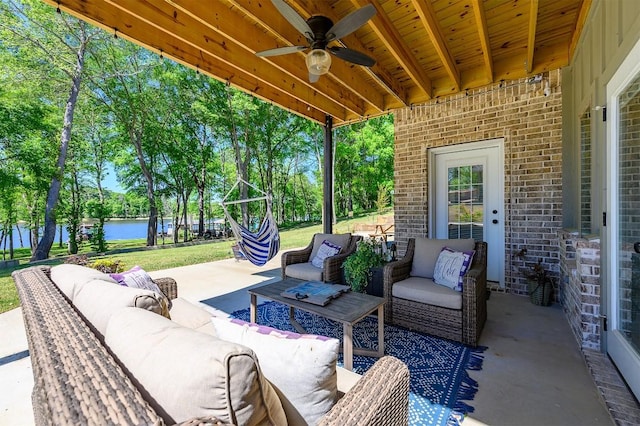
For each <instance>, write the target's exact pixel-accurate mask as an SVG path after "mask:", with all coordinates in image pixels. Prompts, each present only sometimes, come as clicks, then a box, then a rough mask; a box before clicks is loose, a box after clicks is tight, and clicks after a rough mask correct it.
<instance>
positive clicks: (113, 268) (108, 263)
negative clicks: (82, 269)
mask: <svg viewBox="0 0 640 426" xmlns="http://www.w3.org/2000/svg"><path fill="white" fill-rule="evenodd" d="M89 266H90V267H92V268H93V269H97V270H98V271H100V272H104V273H105V274H115V273H117V272H122V271H124V264H122V262H120V261H119V260H114V259H98V260H96V261H94V262H93V263H91V264H90V265H89Z"/></svg>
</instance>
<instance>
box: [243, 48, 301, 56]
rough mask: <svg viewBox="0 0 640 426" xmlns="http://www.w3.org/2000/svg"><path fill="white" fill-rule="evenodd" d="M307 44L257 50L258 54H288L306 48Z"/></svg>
mask: <svg viewBox="0 0 640 426" xmlns="http://www.w3.org/2000/svg"><path fill="white" fill-rule="evenodd" d="M306 48H307V46H286V47H276V48H275V49H269V50H262V51H260V52H256V56H262V57H265V56H277V55H287V54H289V53H295V52H299V51H301V50H304V49H306Z"/></svg>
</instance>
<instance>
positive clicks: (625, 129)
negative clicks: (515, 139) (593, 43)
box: [616, 75, 640, 353]
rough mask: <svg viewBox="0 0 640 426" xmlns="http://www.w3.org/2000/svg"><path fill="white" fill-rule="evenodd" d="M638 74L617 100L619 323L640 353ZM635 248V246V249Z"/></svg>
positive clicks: (639, 121)
mask: <svg viewBox="0 0 640 426" xmlns="http://www.w3.org/2000/svg"><path fill="white" fill-rule="evenodd" d="M639 92H640V75H639V76H638V77H636V79H635V80H634V81H633V82H631V83H630V84H629V85H628V86H627V87H626V88H625V89H624V90H623V91H622V93H621V94H620V96H619V97H618V112H619V115H618V117H619V119H618V159H617V164H618V209H617V211H618V218H617V221H618V239H617V240H618V244H617V245H618V246H617V247H616V250H617V251H618V253H617V259H618V260H617V262H618V265H617V267H618V291H617V293H618V294H617V297H618V312H617V315H618V321H617V324H618V326H619V329H618V330H619V331H620V333H621V335H622V336H623V337H624V338H625V339H626V340H627V342H628V343H629V344H630V345H631V347H633V349H634V350H635V351H636V352H637V353H640V253H639V252H640V188H639V186H640V94H639ZM634 246H635V247H634Z"/></svg>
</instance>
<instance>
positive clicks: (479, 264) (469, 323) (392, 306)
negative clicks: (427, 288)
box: [383, 238, 487, 346]
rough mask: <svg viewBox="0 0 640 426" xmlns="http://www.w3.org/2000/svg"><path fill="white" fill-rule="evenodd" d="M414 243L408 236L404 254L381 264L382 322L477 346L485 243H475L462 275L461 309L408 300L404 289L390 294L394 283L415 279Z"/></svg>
mask: <svg viewBox="0 0 640 426" xmlns="http://www.w3.org/2000/svg"><path fill="white" fill-rule="evenodd" d="M415 246H416V239H415V238H410V239H409V241H408V244H407V251H406V253H405V256H404V257H403V258H402V259H400V260H397V261H395V262H390V263H388V264H387V265H385V267H384V270H383V274H384V278H383V279H384V290H383V291H384V298H385V299H386V309H385V322H387V323H389V324H394V325H399V326H402V327H406V328H409V329H412V330H416V331H420V332H423V333H427V334H431V335H434V336H438V337H443V338H446V339H450V340H455V341H457V342H461V343H464V344H466V345H469V346H477V345H478V340H479V338H480V334H481V333H482V328H483V327H484V323H485V321H486V319H487V288H486V285H487V243H486V242H475V255H474V257H473V262H472V264H471V267H470V268H469V269H468V270H467V272H466V274H465V275H464V278H463V289H462V292H461V293H459V295H460V296H461V297H462V303H461V306H462V307H461V309H452V308H450V307H443V306H437V305H435V304H427V303H423V302H419V301H415V300H410V299H408V298H405V297H406V292H405V294H404V295H403V296H404V297H398V296H397V294H396V295H394V285H395V284H397V283H400V282H403V281H405V282H408V281H409V280H410V279H414V280H415V277H411V271H412V265H413V260H414V255H415ZM424 279H425V280H426V278H424ZM431 285H435V284H433V283H432V284H431ZM435 286H436V288H438V289H439V288H440V287H441V288H443V289H444V290H443V291H449V290H450V289H448V288H445V287H442V286H437V285H435ZM450 291H451V292H454V290H450ZM395 293H398V292H397V291H396V292H395ZM456 293H457V292H456Z"/></svg>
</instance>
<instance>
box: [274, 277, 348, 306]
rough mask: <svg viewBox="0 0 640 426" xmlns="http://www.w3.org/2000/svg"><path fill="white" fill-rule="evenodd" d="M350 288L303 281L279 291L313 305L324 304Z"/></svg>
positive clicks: (282, 294) (290, 297) (289, 297)
mask: <svg viewBox="0 0 640 426" xmlns="http://www.w3.org/2000/svg"><path fill="white" fill-rule="evenodd" d="M350 290H351V287H349V286H348V285H340V284H327V283H323V282H320V281H305V282H303V283H301V284H298V285H297V286H295V287H290V288H288V289H286V290H285V291H283V292H282V293H280V295H281V296H282V297H286V298H288V299H296V300H300V301H303V302H307V303H313V304H314V305H320V306H325V305H326V304H328V303H329V302H330V301H331V299H335V298H336V297H338V296H340V295H341V294H342V293H346V292H348V291H350Z"/></svg>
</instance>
